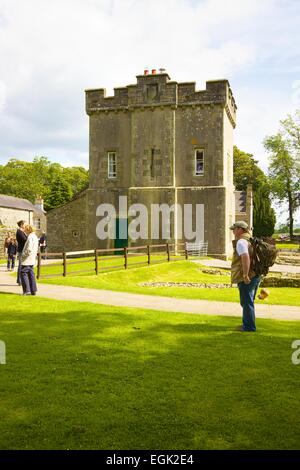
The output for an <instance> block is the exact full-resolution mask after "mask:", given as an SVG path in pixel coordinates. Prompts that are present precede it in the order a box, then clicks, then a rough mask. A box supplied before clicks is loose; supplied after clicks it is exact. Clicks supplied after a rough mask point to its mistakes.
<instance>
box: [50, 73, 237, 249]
mask: <svg viewBox="0 0 300 470" xmlns="http://www.w3.org/2000/svg"><path fill="white" fill-rule="evenodd" d="M236 109H237V108H236V104H235V100H234V97H233V94H232V91H231V88H230V85H229V82H228V80H212V81H208V82H206V89H205V90H201V91H196V89H195V82H188V83H178V82H176V81H172V80H170V77H169V75H168V74H167V73H159V74H157V73H155V71H153V73H152V74H144V75H138V76H137V83H136V84H133V85H128V86H126V87H122V88H115V89H114V96H110V97H106V94H105V89H102V88H101V89H93V90H86V112H87V114H88V115H89V126H90V127H89V128H90V131H89V147H90V150H89V171H90V180H89V187H88V189H87V190H85V191H84V192H82V193H81V194H79V195H77V197H76V198H75V199H74V200H73V201H71V202H70V203H68V204H66V205H64V206H62V207H60V208H57V209H54V210H52V211H50V212H49V213H48V217H47V218H48V247H49V251H61V250H68V251H69V250H78V249H92V248H95V247H98V248H107V247H116V246H117V247H118V246H121V245H122V243H124V240H120V239H116V240H111V239H107V240H100V239H98V237H97V235H96V227H97V223H98V222H99V217H97V215H96V211H97V207H98V206H99V205H100V204H104V203H107V204H112V205H113V206H114V207H115V208H116V209H117V214H116V217H117V227H119V226H120V225H121V223H122V222H124V219H125V225H126V227H127V225H128V223H129V222H130V220H129V221H128V220H126V218H127V214H126V213H125V214H124V213H121V212H118V207H119V196H126V197H127V204H128V207H129V206H131V205H132V204H134V203H139V204H144V205H145V206H146V207H147V208H149V220H148V226H149V233H151V219H150V206H151V204H163V203H165V204H168V205H169V206H172V205H173V204H175V205H176V204H179V205H181V206H182V207H183V206H184V204H192V205H193V207H194V206H195V205H196V204H200V205H203V208H204V213H203V215H204V232H203V241H207V242H208V251H209V254H211V255H216V256H219V257H226V256H228V255H229V254H231V251H232V246H231V238H232V233H231V231H230V230H229V227H230V225H231V224H232V223H233V222H234V220H235V188H234V185H233V129H234V128H235V124H236ZM194 218H195V215H193V222H194V223H195V220H194ZM171 222H172V226H171V233H170V237H169V238H168V239H165V238H162V237H160V238H159V240H152V239H151V237H150V236H148V237H147V238H144V239H140V240H137V241H135V242H133V241H132V240H130V239H129V240H128V245H144V244H146V243H160V242H162V243H164V242H166V241H169V242H180V241H185V240H184V236H182V237H180V238H179V237H178V233H180V230H178V217H177V215H176V213H175V215H174V216H171ZM194 225H195V224H194ZM123 226H124V224H123ZM182 232H183V233H184V230H182ZM117 236H118V235H117ZM126 242H127V241H126Z"/></svg>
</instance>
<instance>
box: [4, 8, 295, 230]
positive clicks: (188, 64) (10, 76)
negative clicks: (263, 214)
mask: <svg viewBox="0 0 300 470" xmlns="http://www.w3.org/2000/svg"><path fill="white" fill-rule="evenodd" d="M299 25H300V2H299V1H298V0H260V1H259V0H251V1H249V0H240V1H237V0H227V1H226V0H222V1H221V0H205V1H204V0H199V1H198V0H163V1H162V0H111V1H109V0H51V1H50V0H26V1H24V0H0V163H5V162H6V161H7V160H8V159H9V158H11V157H16V158H20V159H26V160H31V159H32V158H33V157H34V156H36V155H44V156H47V157H48V158H49V159H50V160H52V161H59V162H60V163H62V164H63V165H83V166H86V167H87V166H88V118H87V116H86V115H85V103H84V90H85V89H86V88H93V87H95V88H100V87H105V88H107V92H108V93H109V94H111V93H113V88H114V87H117V86H126V85H128V84H130V83H135V81H136V79H135V76H136V75H137V74H140V73H143V70H144V68H145V67H148V68H149V69H151V68H157V69H158V68H159V67H164V68H165V69H166V70H167V72H168V73H169V75H170V76H171V78H172V79H173V80H176V81H196V84H197V85H196V86H197V88H198V89H203V88H204V87H205V81H206V80H211V79H216V78H228V79H229V81H230V84H231V87H232V90H233V93H234V96H235V99H236V103H237V106H238V114H237V128H236V130H235V133H234V141H235V144H236V145H237V146H238V147H239V148H241V149H242V150H244V151H247V152H250V153H253V154H254V155H255V157H256V159H257V160H258V161H259V163H260V165H261V167H262V168H263V169H264V170H265V171H266V169H267V166H268V161H267V155H266V153H265V151H264V148H263V145H262V140H263V138H264V137H265V136H266V135H270V134H272V133H275V132H277V130H278V127H279V120H280V119H283V118H284V117H285V116H286V115H287V114H288V113H293V112H294V111H295V110H296V109H297V108H300V57H299V55H300V27H299ZM281 217H283V218H284V217H285V215H283V216H281ZM297 222H300V215H299V214H298V215H297Z"/></svg>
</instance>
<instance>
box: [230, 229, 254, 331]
mask: <svg viewBox="0 0 300 470" xmlns="http://www.w3.org/2000/svg"><path fill="white" fill-rule="evenodd" d="M230 230H232V231H233V234H234V236H235V240H234V241H233V242H232V244H233V250H234V252H233V258H232V263H231V282H232V284H237V285H238V288H239V291H240V303H241V306H242V308H243V325H242V326H240V327H239V331H256V325H255V309H254V300H255V296H256V292H257V289H258V286H259V283H260V276H259V275H258V274H256V272H255V271H254V270H253V269H252V263H251V261H252V260H251V257H253V248H252V243H251V240H252V239H251V235H250V232H249V227H248V224H247V223H246V222H244V221H237V222H235V223H234V224H233V225H232V226H231V227H230Z"/></svg>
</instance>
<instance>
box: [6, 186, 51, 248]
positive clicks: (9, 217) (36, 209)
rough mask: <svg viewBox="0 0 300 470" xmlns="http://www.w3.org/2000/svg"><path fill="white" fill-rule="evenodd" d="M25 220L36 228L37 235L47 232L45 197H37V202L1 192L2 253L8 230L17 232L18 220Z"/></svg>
mask: <svg viewBox="0 0 300 470" xmlns="http://www.w3.org/2000/svg"><path fill="white" fill-rule="evenodd" d="M19 220H25V222H26V223H28V224H31V225H33V226H34V227H35V228H36V234H37V236H40V235H41V233H42V231H45V232H46V228H47V220H46V212H45V211H44V205H43V199H41V198H37V199H36V201H35V204H32V203H31V202H30V201H28V200H27V199H21V198H18V197H14V196H7V195H6V194H0V255H3V254H4V239H5V237H6V235H7V233H8V232H10V233H15V232H16V229H17V222H18V221H19Z"/></svg>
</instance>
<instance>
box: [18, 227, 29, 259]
mask: <svg viewBox="0 0 300 470" xmlns="http://www.w3.org/2000/svg"><path fill="white" fill-rule="evenodd" d="M16 239H17V242H18V253H22V251H23V248H24V245H25V243H26V240H27V235H26V233H24V232H23V230H21V229H20V228H18V230H17V233H16Z"/></svg>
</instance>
